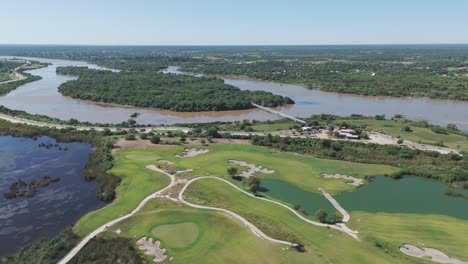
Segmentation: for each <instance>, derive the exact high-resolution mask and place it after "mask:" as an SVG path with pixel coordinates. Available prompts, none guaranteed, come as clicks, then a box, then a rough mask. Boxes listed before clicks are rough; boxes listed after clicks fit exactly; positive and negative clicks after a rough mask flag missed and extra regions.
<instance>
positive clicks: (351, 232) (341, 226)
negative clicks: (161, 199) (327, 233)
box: [179, 176, 359, 239]
mask: <svg viewBox="0 0 468 264" xmlns="http://www.w3.org/2000/svg"><path fill="white" fill-rule="evenodd" d="M201 179H216V180H219V181H223V182H225V183H227V184H229V185H230V186H232V187H233V188H234V189H236V190H238V191H240V192H242V193H243V194H245V195H248V196H250V197H252V198H255V199H259V200H262V201H266V202H269V203H274V204H277V205H279V206H282V207H284V208H286V209H288V210H289V211H290V212H292V213H293V214H295V215H296V216H297V217H299V218H300V219H301V220H303V221H304V222H307V223H309V224H312V225H316V226H321V227H329V228H332V229H336V230H339V231H341V232H344V233H346V234H348V235H350V236H352V237H353V238H355V239H359V238H358V236H357V234H358V232H357V231H354V230H351V229H349V228H348V227H347V226H346V225H345V224H344V223H339V224H336V225H330V224H324V223H319V222H315V221H312V220H310V219H307V218H305V217H304V216H302V215H301V214H299V213H298V212H297V211H296V210H294V209H292V208H291V207H289V206H287V205H285V204H282V203H280V202H277V201H273V200H270V199H267V198H264V197H258V196H255V195H253V194H251V193H249V192H246V191H244V190H242V189H241V188H239V187H237V186H236V185H234V184H233V183H231V182H229V181H227V180H225V179H221V178H218V177H215V176H203V177H197V178H194V179H191V180H190V181H188V182H187V184H186V185H185V186H184V187H183V188H182V190H181V191H180V192H179V200H180V201H181V202H182V203H184V204H186V205H188V206H191V207H195V208H205V209H211V210H220V211H225V209H219V208H214V207H207V206H201V205H194V204H191V203H189V202H187V201H185V200H184V199H183V194H184V192H185V190H186V189H187V188H188V186H190V184H192V183H193V182H195V181H198V180H201ZM332 199H333V198H332ZM333 200H334V199H333ZM335 202H336V201H335ZM334 206H335V205H334ZM338 206H339V204H338ZM340 208H341V209H343V208H342V207H341V206H340ZM337 209H338V208H337ZM343 210H344V209H343ZM229 212H230V211H229ZM345 212H346V211H345ZM231 213H232V212H231ZM232 214H235V213H232ZM346 214H348V213H347V212H346ZM348 220H349V214H348Z"/></svg>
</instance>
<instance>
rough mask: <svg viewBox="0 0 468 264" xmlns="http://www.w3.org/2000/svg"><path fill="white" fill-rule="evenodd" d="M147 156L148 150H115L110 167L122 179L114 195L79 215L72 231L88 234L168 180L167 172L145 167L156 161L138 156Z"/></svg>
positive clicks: (131, 206) (133, 206)
mask: <svg viewBox="0 0 468 264" xmlns="http://www.w3.org/2000/svg"><path fill="white" fill-rule="evenodd" d="M150 156H151V153H147V152H146V151H144V150H121V151H119V152H117V154H116V156H115V165H114V167H113V168H112V169H111V170H110V171H109V172H110V173H112V174H114V175H117V176H119V177H120V178H121V179H122V181H121V183H120V185H119V187H118V188H117V190H116V195H117V198H116V200H115V201H114V202H112V203H111V204H109V205H107V206H106V207H104V208H101V209H99V210H96V211H93V212H90V213H88V214H86V215H85V216H84V217H82V218H81V219H80V220H79V221H78V222H77V224H76V225H75V226H74V231H75V232H76V233H77V234H79V235H86V234H89V233H91V232H92V231H93V230H94V229H96V228H97V227H99V226H101V225H103V224H105V223H106V222H108V221H110V220H112V219H114V218H117V217H119V216H121V215H124V214H127V213H129V212H130V211H131V210H133V209H134V208H135V207H136V206H137V205H138V203H140V201H141V200H143V199H144V198H145V197H146V196H148V195H149V194H151V193H153V192H156V191H157V190H159V189H162V188H163V187H165V186H167V185H168V184H169V181H170V180H169V178H168V177H167V176H166V175H163V174H160V173H157V172H154V171H152V170H149V169H146V168H145V167H146V165H150V164H154V163H155V162H154V161H153V160H152V159H146V158H145V159H142V158H141V157H150ZM129 157H130V158H129ZM133 157H137V158H133Z"/></svg>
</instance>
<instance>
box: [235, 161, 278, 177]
mask: <svg viewBox="0 0 468 264" xmlns="http://www.w3.org/2000/svg"><path fill="white" fill-rule="evenodd" d="M229 164H237V165H239V166H242V167H248V168H249V169H248V170H246V171H243V172H241V174H239V176H241V177H245V178H249V177H251V176H253V175H254V173H255V172H261V173H265V174H272V173H275V171H274V170H269V169H265V168H262V166H258V167H257V166H255V164H250V163H247V162H245V161H240V160H229Z"/></svg>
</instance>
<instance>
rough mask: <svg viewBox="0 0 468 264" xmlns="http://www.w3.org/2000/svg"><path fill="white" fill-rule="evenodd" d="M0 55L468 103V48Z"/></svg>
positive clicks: (8, 51)
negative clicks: (178, 69) (175, 68)
mask: <svg viewBox="0 0 468 264" xmlns="http://www.w3.org/2000/svg"><path fill="white" fill-rule="evenodd" d="M0 54H5V55H22V56H35V57H47V58H60V59H72V60H86V61H90V62H94V63H97V64H99V65H101V66H106V67H111V68H115V69H120V70H125V71H132V72H148V73H149V72H156V71H158V70H159V69H162V68H165V67H167V66H170V65H174V66H181V67H182V68H181V69H182V70H183V71H188V72H193V73H204V74H212V75H239V76H247V77H250V78H256V79H261V80H269V81H278V82H284V83H299V84H303V85H304V86H306V87H308V88H311V89H321V90H324V91H331V92H340V93H351V94H361V95H374V96H376V95H385V96H396V97H399V96H411V97H429V98H439V99H454V100H468V45H349V46H346V45H345V46H239V47H236V46H212V47H203V46H198V47H197V46H194V47H175V46H174V47H170V46H167V47H163V46H161V47H157V46H146V47H136V46H120V47H106V46H86V47H80V46H56V47H53V48H51V47H47V46H28V47H21V48H19V47H16V46H3V47H0Z"/></svg>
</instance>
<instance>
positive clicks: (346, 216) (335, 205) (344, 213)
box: [319, 188, 351, 223]
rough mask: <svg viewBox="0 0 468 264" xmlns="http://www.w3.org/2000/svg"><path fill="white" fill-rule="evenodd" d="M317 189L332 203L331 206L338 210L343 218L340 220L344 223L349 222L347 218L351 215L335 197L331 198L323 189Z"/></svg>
mask: <svg viewBox="0 0 468 264" xmlns="http://www.w3.org/2000/svg"><path fill="white" fill-rule="evenodd" d="M319 190H320V191H321V192H322V194H323V196H325V198H327V200H328V201H329V202H330V203H331V204H332V205H333V207H335V209H336V210H338V212H340V213H341V214H342V215H343V220H342V221H343V222H344V223H347V222H349V220H350V219H351V216H350V215H349V213H348V212H347V211H346V210H345V209H344V208H343V207H341V205H340V204H339V203H338V202H337V201H336V200H335V198H333V197H332V196H331V195H330V194H329V193H327V192H326V191H325V190H324V189H322V188H319Z"/></svg>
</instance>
